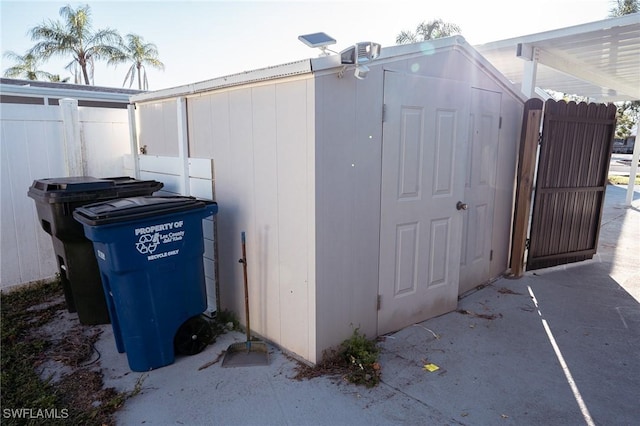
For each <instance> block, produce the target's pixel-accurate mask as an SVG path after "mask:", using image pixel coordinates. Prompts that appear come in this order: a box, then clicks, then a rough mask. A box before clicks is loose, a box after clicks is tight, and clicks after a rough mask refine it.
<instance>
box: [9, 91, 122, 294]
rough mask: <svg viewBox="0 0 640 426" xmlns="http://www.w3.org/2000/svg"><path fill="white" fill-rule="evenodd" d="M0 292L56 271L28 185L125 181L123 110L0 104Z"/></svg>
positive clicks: (65, 101) (69, 101)
mask: <svg viewBox="0 0 640 426" xmlns="http://www.w3.org/2000/svg"><path fill="white" fill-rule="evenodd" d="M0 124H1V128H0V131H1V133H0V150H1V151H0V152H1V160H2V163H1V172H2V175H1V181H0V184H1V188H0V196H1V198H0V203H1V212H0V214H1V227H0V241H1V244H2V246H1V249H2V251H1V252H0V253H1V257H0V261H1V262H0V289H6V288H8V287H11V286H15V285H18V284H24V283H29V282H33V281H37V280H43V279H50V278H52V277H54V276H55V274H56V272H57V264H56V261H55V256H54V252H53V246H52V243H51V237H50V236H49V235H48V234H46V233H45V232H44V231H43V230H42V228H41V226H40V224H39V221H38V215H37V213H36V208H35V202H34V200H33V199H31V198H29V197H28V196H27V191H28V190H29V187H30V186H31V184H32V183H33V181H34V180H35V179H42V178H52V177H64V176H82V175H85V176H94V177H114V176H123V175H127V174H126V173H125V171H124V161H123V158H124V155H125V154H131V143H130V135H129V117H128V113H127V110H126V109H115V108H94V107H91V108H90V107H78V102H77V101H75V100H72V99H63V100H60V105H59V106H50V105H22V104H0Z"/></svg>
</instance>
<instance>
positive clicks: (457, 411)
mask: <svg viewBox="0 0 640 426" xmlns="http://www.w3.org/2000/svg"><path fill="white" fill-rule="evenodd" d="M625 193H626V188H623V187H614V186H610V187H609V188H608V190H607V198H606V209H605V212H604V215H603V221H602V227H601V233H600V245H599V246H600V247H599V252H598V254H597V255H596V256H595V257H594V259H592V260H590V261H585V262H582V263H578V264H573V265H568V266H561V267H555V268H550V269H545V270H541V271H536V272H534V273H532V272H529V273H527V274H526V275H525V277H523V278H521V279H518V280H509V279H499V280H497V281H495V282H494V283H492V284H490V285H488V286H486V287H484V288H482V289H479V290H476V291H473V292H470V293H468V294H466V295H464V297H463V298H462V299H461V300H460V302H459V305H458V311H456V312H452V313H449V314H446V315H443V316H440V317H438V318H433V319H431V320H428V321H424V322H422V323H420V324H415V325H413V326H410V327H407V328H405V329H403V330H401V331H399V332H397V333H393V334H390V335H387V336H384V337H383V338H382V339H381V342H380V343H379V346H380V348H381V355H380V364H381V366H382V383H381V384H380V385H378V386H377V387H376V388H373V389H366V388H364V387H357V386H354V385H351V384H348V383H345V382H344V381H342V380H341V379H340V378H332V377H321V378H316V379H312V380H304V381H297V380H293V379H292V378H291V377H292V376H293V375H294V374H295V367H296V365H297V362H296V361H295V360H293V359H291V358H289V357H287V356H286V355H285V354H283V353H282V352H281V351H279V350H278V349H276V348H271V353H270V355H271V362H270V364H269V365H268V366H266V367H265V366H262V367H241V368H221V366H220V362H217V363H214V364H212V365H209V366H206V365H207V364H210V363H211V362H213V361H215V360H216V359H217V358H218V356H219V354H220V353H221V352H222V351H223V350H225V349H226V348H227V346H228V345H229V344H230V343H232V342H240V341H244V335H242V334H240V333H235V332H234V333H228V334H225V335H223V336H221V337H219V338H218V341H217V342H216V343H215V344H213V345H210V346H209V347H207V349H205V351H203V352H202V353H200V354H198V355H195V356H191V357H182V358H178V359H177V360H176V362H175V364H173V365H170V366H167V367H164V368H161V369H158V370H155V371H151V372H149V373H144V374H141V373H133V372H130V370H129V369H128V367H127V361H126V356H125V355H124V354H118V353H117V352H116V351H115V346H114V342H113V335H112V333H111V331H110V327H109V326H104V333H103V336H102V338H101V340H100V342H98V349H99V350H100V352H101V353H102V360H101V363H102V367H103V371H104V374H105V385H106V386H114V387H116V388H118V389H120V390H131V389H133V387H134V386H135V384H136V382H138V381H139V380H142V382H141V383H142V392H141V393H140V394H139V395H137V396H135V397H133V398H132V399H130V400H128V401H127V402H126V404H125V406H124V408H123V409H122V410H121V411H120V412H119V413H118V415H117V421H118V424H123V425H136V424H145V425H148V424H154V425H155V424H159V425H170V424H183V425H201V424H202V425H205V424H206V425H452V424H453V425H550V424H556V425H560V424H561V425H584V424H587V425H591V424H596V425H637V424H639V423H638V421H639V419H640V304H639V301H640V267H639V265H640V210H639V209H638V207H639V206H640V200H638V198H639V195H640V194H638V193H636V200H635V201H634V204H633V205H634V207H631V208H625V207H623V206H622V205H621V203H622V202H623V201H624V197H625ZM426 364H434V365H436V366H437V367H438V369H437V370H435V371H433V372H430V371H428V370H427V369H425V368H424V367H425V365H426ZM205 366H206V367H205Z"/></svg>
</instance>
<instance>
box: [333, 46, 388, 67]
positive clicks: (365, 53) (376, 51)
mask: <svg viewBox="0 0 640 426" xmlns="http://www.w3.org/2000/svg"><path fill="white" fill-rule="evenodd" d="M380 48H381V46H380V45H379V44H378V43H373V42H370V41H362V42H360V43H356V44H354V45H353V46H351V47H349V48H348V49H345V50H343V51H342V52H340V62H342V63H343V64H354V65H359V64H366V63H367V62H371V61H372V60H374V59H376V58H377V57H378V56H380Z"/></svg>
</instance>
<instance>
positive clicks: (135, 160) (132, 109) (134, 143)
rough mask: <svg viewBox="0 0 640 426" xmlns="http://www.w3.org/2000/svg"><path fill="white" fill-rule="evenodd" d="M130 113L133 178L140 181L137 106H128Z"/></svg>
mask: <svg viewBox="0 0 640 426" xmlns="http://www.w3.org/2000/svg"><path fill="white" fill-rule="evenodd" d="M127 112H128V113H129V143H130V145H131V158H132V161H133V176H134V177H135V178H136V179H140V160H139V158H138V155H139V153H138V128H137V127H136V106H135V105H133V104H129V105H127Z"/></svg>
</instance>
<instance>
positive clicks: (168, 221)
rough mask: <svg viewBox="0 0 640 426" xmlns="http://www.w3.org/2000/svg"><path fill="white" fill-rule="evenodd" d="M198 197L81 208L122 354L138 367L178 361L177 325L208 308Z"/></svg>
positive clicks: (211, 209)
mask: <svg viewBox="0 0 640 426" xmlns="http://www.w3.org/2000/svg"><path fill="white" fill-rule="evenodd" d="M217 211H218V206H217V204H216V203H215V202H213V201H208V200H199V199H196V198H193V197H182V196H173V197H164V196H148V197H130V198H120V199H116V200H111V201H106V202H100V203H95V204H90V205H87V206H84V207H81V208H77V209H76V210H75V211H74V213H73V217H74V219H76V220H77V221H78V222H80V223H81V224H82V225H83V227H84V233H85V235H86V237H87V238H88V239H89V240H91V241H92V242H93V248H94V252H95V255H96V259H97V261H98V266H99V269H100V276H101V278H102V285H103V289H104V292H105V297H106V299H107V306H108V309H109V315H110V317H111V325H112V327H113V333H114V336H115V341H116V347H117V349H118V352H120V353H123V352H126V354H127V360H128V362H129V367H130V368H131V370H133V371H148V370H152V369H155V368H159V367H163V366H165V365H169V364H172V363H173V362H174V360H175V353H174V337H175V335H176V332H177V331H178V329H179V328H180V327H181V325H183V324H184V323H185V322H187V321H188V320H189V319H191V318H192V317H194V316H196V315H199V314H201V313H202V312H204V310H205V309H206V307H207V298H206V287H205V276H204V265H203V260H202V255H203V253H204V238H203V233H202V220H203V219H204V218H206V217H209V216H211V215H213V214H216V213H217Z"/></svg>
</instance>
